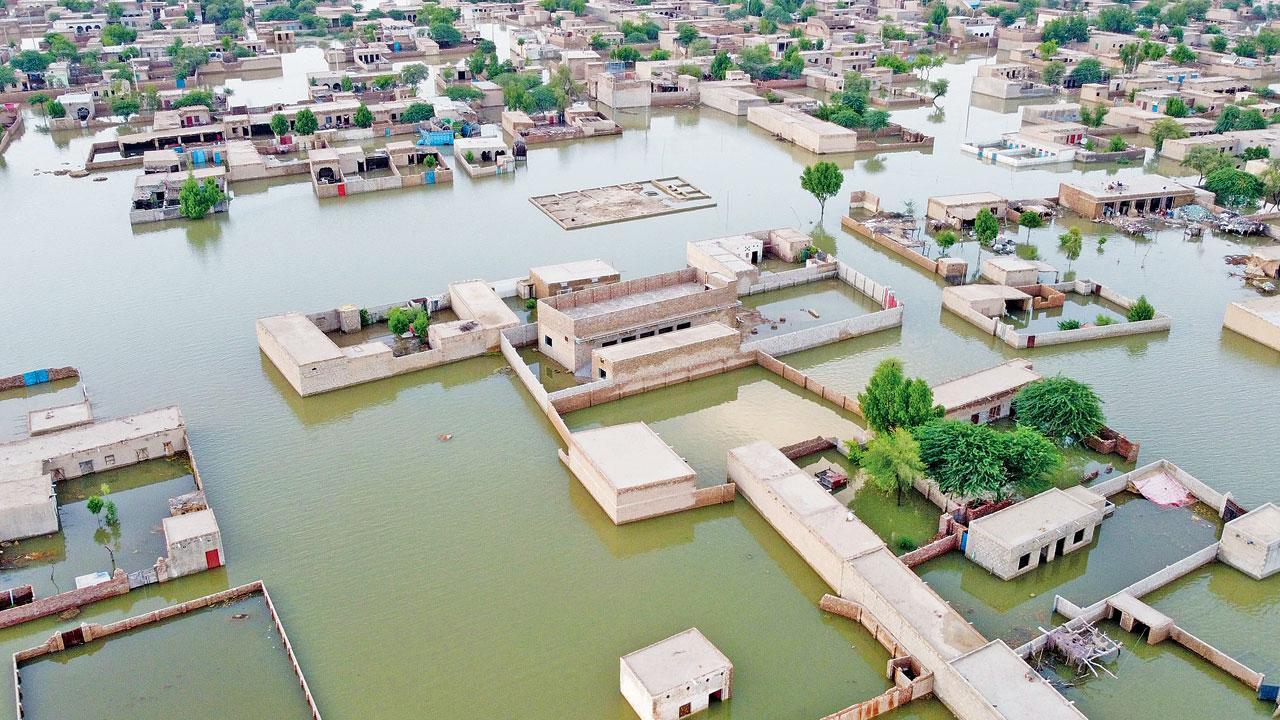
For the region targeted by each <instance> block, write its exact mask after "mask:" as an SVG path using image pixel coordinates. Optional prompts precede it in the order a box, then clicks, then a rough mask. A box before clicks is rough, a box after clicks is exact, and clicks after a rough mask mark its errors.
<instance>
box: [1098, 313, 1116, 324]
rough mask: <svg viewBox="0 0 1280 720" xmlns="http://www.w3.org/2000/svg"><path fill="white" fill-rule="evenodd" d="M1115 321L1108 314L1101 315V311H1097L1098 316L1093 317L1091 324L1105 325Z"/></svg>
mask: <svg viewBox="0 0 1280 720" xmlns="http://www.w3.org/2000/svg"><path fill="white" fill-rule="evenodd" d="M1115 321H1116V319H1115V318H1113V317H1111V316H1110V315H1103V314H1102V313H1098V316H1097V317H1095V318H1094V319H1093V324H1094V325H1097V326H1098V327H1106V326H1107V325H1113V324H1115Z"/></svg>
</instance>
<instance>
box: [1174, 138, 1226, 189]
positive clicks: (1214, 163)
mask: <svg viewBox="0 0 1280 720" xmlns="http://www.w3.org/2000/svg"><path fill="white" fill-rule="evenodd" d="M1234 165H1235V161H1234V160H1232V159H1231V156H1229V155H1227V154H1226V153H1224V152H1222V151H1221V150H1218V149H1217V148H1215V147H1212V146H1209V145H1196V146H1195V147H1193V148H1191V149H1190V150H1188V151H1187V156H1186V157H1185V158H1183V159H1182V166H1183V167H1186V168H1191V169H1192V170H1195V171H1196V172H1197V173H1199V174H1200V177H1199V179H1197V180H1196V184H1197V185H1200V184H1202V183H1203V182H1204V178H1205V176H1206V175H1208V174H1210V173H1212V172H1213V171H1215V170H1218V169H1219V168H1224V167H1233V166H1234Z"/></svg>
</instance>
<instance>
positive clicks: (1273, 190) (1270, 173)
mask: <svg viewBox="0 0 1280 720" xmlns="http://www.w3.org/2000/svg"><path fill="white" fill-rule="evenodd" d="M1258 182H1260V183H1262V195H1263V197H1265V198H1266V199H1267V200H1268V201H1269V202H1270V203H1271V206H1272V207H1273V208H1274V207H1280V158H1272V159H1270V160H1268V161H1267V167H1266V168H1264V169H1263V170H1262V172H1260V173H1258Z"/></svg>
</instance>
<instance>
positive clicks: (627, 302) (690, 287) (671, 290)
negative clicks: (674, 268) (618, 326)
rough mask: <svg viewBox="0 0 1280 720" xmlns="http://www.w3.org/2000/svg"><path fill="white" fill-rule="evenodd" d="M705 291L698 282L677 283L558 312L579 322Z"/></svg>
mask: <svg viewBox="0 0 1280 720" xmlns="http://www.w3.org/2000/svg"><path fill="white" fill-rule="evenodd" d="M705 290H706V287H704V286H703V284H702V283H699V282H684V283H677V284H675V285H667V286H665V287H660V288H654V289H652V290H642V291H640V292H635V293H630V294H627V295H621V296H618V297H612V298H609V299H607V300H601V301H599V302H593V303H585V304H581V305H575V306H573V307H570V308H565V309H563V310H561V311H560V312H562V313H564V314H565V315H567V316H569V317H571V318H573V319H574V320H581V319H583V318H589V317H596V316H598V315H608V314H610V313H616V312H622V311H623V310H630V309H632V308H636V307H642V306H644V305H651V304H653V303H656V302H662V301H664V300H674V299H675V298H680V297H685V296H686V295H697V294H698V293H700V292H704V291H705Z"/></svg>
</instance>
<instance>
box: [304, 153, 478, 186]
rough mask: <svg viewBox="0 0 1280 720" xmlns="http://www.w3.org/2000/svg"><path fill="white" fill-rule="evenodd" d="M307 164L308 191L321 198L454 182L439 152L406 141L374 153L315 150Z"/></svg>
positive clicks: (309, 155) (308, 157) (450, 171)
mask: <svg viewBox="0 0 1280 720" xmlns="http://www.w3.org/2000/svg"><path fill="white" fill-rule="evenodd" d="M307 162H308V165H309V168H310V175H311V189H312V190H314V191H315V194H316V197H321V198H326V197H345V196H347V195H357V194H359V193H366V192H374V191H377V190H394V189H397V188H403V187H413V186H417V185H436V184H440V183H447V182H452V181H453V170H451V169H450V168H449V165H448V164H447V163H446V162H445V159H444V156H443V155H441V154H440V151H439V150H437V149H436V148H434V147H425V146H419V145H415V144H414V143H412V142H409V141H407V140H405V141H400V142H393V143H388V144H387V146H386V147H384V148H381V149H377V150H365V149H364V148H361V147H340V148H316V149H313V150H311V152H310V153H308V156H307Z"/></svg>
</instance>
